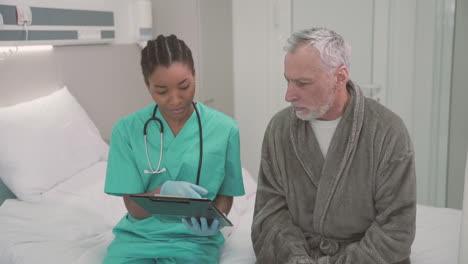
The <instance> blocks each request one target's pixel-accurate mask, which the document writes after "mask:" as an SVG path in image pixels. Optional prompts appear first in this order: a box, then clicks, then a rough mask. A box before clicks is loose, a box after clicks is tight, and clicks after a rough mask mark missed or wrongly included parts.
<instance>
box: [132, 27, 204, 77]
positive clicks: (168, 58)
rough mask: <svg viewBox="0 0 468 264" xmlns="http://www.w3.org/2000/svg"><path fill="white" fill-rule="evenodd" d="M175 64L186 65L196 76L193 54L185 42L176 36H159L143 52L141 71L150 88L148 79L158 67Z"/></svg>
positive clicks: (149, 42) (167, 66)
mask: <svg viewBox="0 0 468 264" xmlns="http://www.w3.org/2000/svg"><path fill="white" fill-rule="evenodd" d="M174 62H181V63H185V64H186V65H187V66H188V67H189V68H190V69H191V70H192V74H195V67H194V63H193V58H192V52H191V51H190V49H189V47H188V46H187V45H186V44H185V42H184V41H183V40H181V39H178V38H177V36H175V35H170V36H167V37H166V36H163V35H159V36H158V37H157V38H156V39H153V40H150V41H148V44H147V45H146V47H145V48H144V49H143V50H142V51H141V69H142V71H143V77H144V78H145V83H146V85H147V86H148V85H149V82H148V78H149V77H150V76H151V74H153V72H154V71H155V70H156V68H157V67H158V66H164V67H166V68H169V66H170V65H171V64H172V63H174Z"/></svg>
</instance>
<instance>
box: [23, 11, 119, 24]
mask: <svg viewBox="0 0 468 264" xmlns="http://www.w3.org/2000/svg"><path fill="white" fill-rule="evenodd" d="M31 13H32V24H33V25H43V26H46V25H49V26H114V13H113V12H107V11H92V10H72V9H58V8H42V7H31Z"/></svg>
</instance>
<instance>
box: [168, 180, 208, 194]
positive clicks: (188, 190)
mask: <svg viewBox="0 0 468 264" xmlns="http://www.w3.org/2000/svg"><path fill="white" fill-rule="evenodd" d="M159 193H160V194H165V195H178V196H186V197H188V198H201V197H202V196H203V195H206V194H208V191H207V190H206V189H205V188H203V187H201V186H198V185H195V184H193V183H190V182H186V181H166V182H165V183H164V184H163V185H162V186H161V191H160V192H159Z"/></svg>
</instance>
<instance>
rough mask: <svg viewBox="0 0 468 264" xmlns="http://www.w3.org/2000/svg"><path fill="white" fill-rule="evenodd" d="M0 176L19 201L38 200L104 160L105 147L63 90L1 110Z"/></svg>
mask: <svg viewBox="0 0 468 264" xmlns="http://www.w3.org/2000/svg"><path fill="white" fill-rule="evenodd" d="M0 131H1V132H0V133H1V136H0V146H1V148H0V178H1V179H2V181H3V182H4V183H5V185H6V186H7V187H8V188H10V190H11V191H12V192H13V193H14V194H15V195H16V196H17V197H18V198H19V199H21V200H29V201H30V200H37V199H38V198H40V195H41V194H42V193H44V192H46V191H48V190H50V189H51V188H52V187H53V186H54V185H56V184H58V183H60V182H63V181H65V180H66V179H68V178H69V177H71V176H73V175H74V174H76V173H77V172H79V171H81V170H83V169H85V168H87V167H89V166H91V165H92V164H94V163H96V162H98V161H100V160H103V159H105V158H106V156H107V152H108V146H107V144H106V143H105V142H104V141H103V140H102V138H101V136H100V134H99V131H98V129H97V128H96V126H95V125H94V123H93V122H92V121H91V119H90V118H89V117H88V115H87V114H86V112H85V110H84V109H83V108H82V107H81V105H80V104H79V103H78V102H77V101H76V99H75V98H74V97H73V95H71V94H70V92H69V91H68V89H67V88H66V87H64V88H63V89H60V90H58V91H56V92H54V93H52V94H50V95H47V96H44V97H41V98H37V99H34V100H32V101H29V102H25V103H20V104H17V105H14V106H10V107H3V108H0Z"/></svg>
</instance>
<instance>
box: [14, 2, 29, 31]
mask: <svg viewBox="0 0 468 264" xmlns="http://www.w3.org/2000/svg"><path fill="white" fill-rule="evenodd" d="M16 19H17V22H18V25H20V26H22V25H31V23H32V13H31V8H30V7H29V6H25V5H18V6H16Z"/></svg>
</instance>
